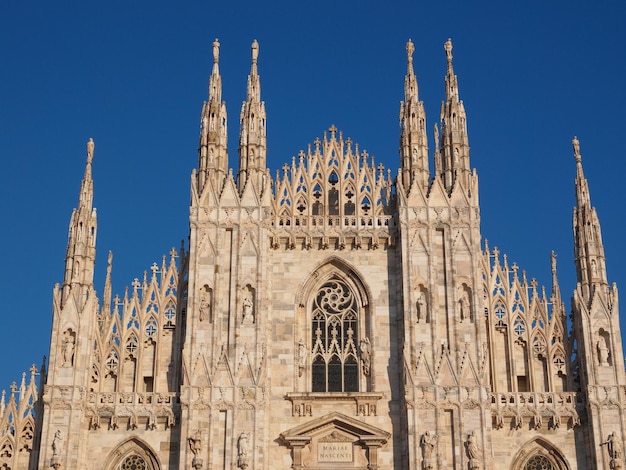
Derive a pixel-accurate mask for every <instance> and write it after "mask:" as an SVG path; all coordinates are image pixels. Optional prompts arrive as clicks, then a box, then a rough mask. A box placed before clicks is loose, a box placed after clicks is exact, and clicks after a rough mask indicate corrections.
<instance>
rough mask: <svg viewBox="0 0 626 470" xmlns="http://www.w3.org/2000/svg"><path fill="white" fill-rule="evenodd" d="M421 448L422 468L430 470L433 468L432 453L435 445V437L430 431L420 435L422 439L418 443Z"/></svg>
mask: <svg viewBox="0 0 626 470" xmlns="http://www.w3.org/2000/svg"><path fill="white" fill-rule="evenodd" d="M420 444H421V446H422V457H423V462H422V467H423V468H424V470H430V469H432V468H434V459H433V451H434V450H435V445H436V444H437V436H436V435H434V434H431V433H430V431H426V432H425V433H424V434H422V439H421V441H420Z"/></svg>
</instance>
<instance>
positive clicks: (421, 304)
mask: <svg viewBox="0 0 626 470" xmlns="http://www.w3.org/2000/svg"><path fill="white" fill-rule="evenodd" d="M426 309H427V305H426V299H425V298H424V293H423V292H420V293H419V295H418V296H417V323H419V322H420V321H426Z"/></svg>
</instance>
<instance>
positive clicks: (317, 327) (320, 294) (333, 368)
mask: <svg viewBox="0 0 626 470" xmlns="http://www.w3.org/2000/svg"><path fill="white" fill-rule="evenodd" d="M311 318H312V328H311V332H312V344H313V351H312V367H311V369H312V390H313V391H314V392H358V391H359V363H358V357H357V347H356V345H357V344H359V341H358V338H359V322H358V319H359V315H358V306H357V299H356V296H355V295H354V292H352V290H351V289H350V287H349V286H348V285H347V284H346V283H345V282H343V281H342V280H341V279H339V278H337V277H333V278H331V279H330V280H329V281H327V282H326V283H324V284H323V285H322V286H321V287H320V288H319V290H318V291H317V293H316V295H315V299H314V300H313V309H312V315H311Z"/></svg>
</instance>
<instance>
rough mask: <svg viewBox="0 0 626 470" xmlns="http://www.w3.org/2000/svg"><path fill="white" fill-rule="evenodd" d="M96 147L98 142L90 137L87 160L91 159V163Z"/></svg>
mask: <svg viewBox="0 0 626 470" xmlns="http://www.w3.org/2000/svg"><path fill="white" fill-rule="evenodd" d="M95 147H96V144H95V143H94V141H93V139H92V138H91V137H90V138H89V142H87V160H88V161H89V163H91V160H92V159H93V151H94V149H95Z"/></svg>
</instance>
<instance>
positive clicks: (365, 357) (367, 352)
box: [359, 337, 372, 377]
mask: <svg viewBox="0 0 626 470" xmlns="http://www.w3.org/2000/svg"><path fill="white" fill-rule="evenodd" d="M371 346H372V345H371V343H370V340H369V338H367V337H365V338H363V339H362V340H361V342H360V344H359V349H360V351H361V361H363V375H365V376H366V377H369V375H370V368H371V362H372V351H371Z"/></svg>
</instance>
